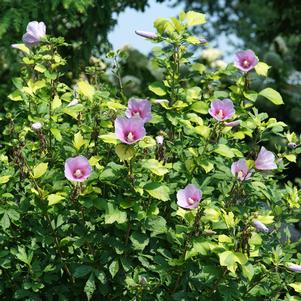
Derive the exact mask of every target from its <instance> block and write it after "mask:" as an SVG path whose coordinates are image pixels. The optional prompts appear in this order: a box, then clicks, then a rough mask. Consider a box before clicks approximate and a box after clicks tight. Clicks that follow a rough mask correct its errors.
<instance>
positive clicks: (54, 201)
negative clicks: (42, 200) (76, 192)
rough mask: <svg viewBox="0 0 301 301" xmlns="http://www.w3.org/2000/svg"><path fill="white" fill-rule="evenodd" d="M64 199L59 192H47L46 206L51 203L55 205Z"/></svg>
mask: <svg viewBox="0 0 301 301" xmlns="http://www.w3.org/2000/svg"><path fill="white" fill-rule="evenodd" d="M64 199H65V197H63V196H61V195H59V194H49V195H48V197H47V200H48V206H52V205H55V204H57V203H60V202H61V201H62V200H64Z"/></svg>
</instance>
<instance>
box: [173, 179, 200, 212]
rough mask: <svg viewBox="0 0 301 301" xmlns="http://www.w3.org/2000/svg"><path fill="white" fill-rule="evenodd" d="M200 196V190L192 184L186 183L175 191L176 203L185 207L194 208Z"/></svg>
mask: <svg viewBox="0 0 301 301" xmlns="http://www.w3.org/2000/svg"><path fill="white" fill-rule="evenodd" d="M201 198H202V191H201V190H200V189H198V188H197V187H195V186H194V185H193V184H189V185H187V186H186V187H185V188H184V189H180V190H179V191H178V192H177V200H178V201H177V204H178V205H179V206H180V207H182V208H186V209H194V208H196V207H197V206H198V204H199V202H200V200H201Z"/></svg>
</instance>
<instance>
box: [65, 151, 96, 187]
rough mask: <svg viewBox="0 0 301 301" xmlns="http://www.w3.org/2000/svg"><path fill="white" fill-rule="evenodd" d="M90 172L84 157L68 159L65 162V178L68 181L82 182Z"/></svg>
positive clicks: (90, 168) (89, 166) (90, 169)
mask: <svg viewBox="0 0 301 301" xmlns="http://www.w3.org/2000/svg"><path fill="white" fill-rule="evenodd" d="M91 172H92V167H91V165H90V164H89V161H88V159H87V158H86V157H84V156H77V157H74V158H69V159H67V160H66V161H65V177H66V178H67V179H68V180H70V181H75V182H84V181H85V180H86V179H87V178H88V177H89V176H90V174H91Z"/></svg>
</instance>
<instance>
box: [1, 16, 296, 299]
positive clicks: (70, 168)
mask: <svg viewBox="0 0 301 301" xmlns="http://www.w3.org/2000/svg"><path fill="white" fill-rule="evenodd" d="M203 23H205V17H204V15H203V14H200V13H196V12H193V11H189V12H187V13H181V14H180V16H179V18H178V19H176V18H172V19H171V20H167V19H162V18H159V19H157V20H156V21H155V27H156V29H157V33H145V32H139V34H140V35H142V36H145V37H147V38H149V39H150V40H152V41H153V42H155V43H162V47H155V48H154V50H153V56H152V58H151V64H152V66H153V68H158V70H160V72H162V74H163V80H162V81H157V82H153V83H150V84H149V90H150V92H145V93H146V95H153V96H152V97H151V100H135V99H131V100H130V101H129V103H128V104H127V99H126V97H125V96H124V95H125V93H124V91H123V85H122V82H121V81H120V73H119V70H118V68H119V67H118V66H119V64H118V61H119V58H120V55H121V54H122V53H119V52H117V53H113V52H111V53H109V55H108V58H109V59H112V60H113V61H114V62H115V63H114V66H115V67H114V70H113V72H111V73H110V74H111V75H112V74H113V75H115V77H116V78H117V80H118V82H119V85H118V86H116V87H115V86H113V85H112V84H111V83H110V81H109V80H108V79H107V78H108V77H107V76H104V75H103V74H96V73H95V74H93V70H91V69H90V70H89V74H88V75H87V77H86V78H85V79H79V80H77V81H76V88H72V87H69V86H68V85H66V84H65V83H64V82H62V80H61V78H62V76H63V75H64V74H63V73H62V72H61V71H60V70H61V67H62V66H64V65H65V64H67V62H66V61H65V60H64V59H63V58H62V57H61V56H60V54H59V49H60V47H61V46H62V45H64V41H63V39H62V38H52V37H44V38H42V39H41V41H40V43H39V45H38V46H37V47H32V48H27V47H26V46H25V45H19V46H16V47H18V48H19V49H20V51H21V52H22V67H21V69H20V77H18V78H14V79H13V83H14V85H15V88H16V90H15V91H12V93H11V94H10V95H9V96H8V97H9V99H10V100H11V101H12V102H11V103H6V104H5V106H6V117H5V121H6V123H7V125H6V126H5V128H4V129H3V133H2V142H1V143H2V149H1V151H0V162H1V163H0V164H1V175H0V183H1V188H0V189H1V203H0V204H1V207H0V217H1V223H0V224H1V227H2V232H1V240H0V244H1V251H0V275H1V280H2V281H1V283H0V292H1V299H2V300H12V299H25V300H70V299H74V300H85V299H87V300H301V298H300V297H298V295H297V293H298V292H300V290H301V283H300V282H299V281H300V277H298V276H296V272H298V271H300V269H301V267H300V266H299V265H298V263H300V260H301V257H300V254H299V253H298V249H297V247H298V245H299V241H296V242H293V241H292V237H291V233H290V231H289V229H290V228H289V227H290V225H291V224H293V223H295V222H298V221H299V219H298V216H299V213H300V209H299V207H300V192H299V191H298V189H297V187H296V186H294V185H293V184H292V183H290V182H288V183H286V184H285V185H284V184H283V182H284V181H285V179H284V175H285V173H284V172H285V169H286V167H287V166H288V164H290V163H291V162H295V160H296V156H297V155H298V154H299V153H300V151H301V148H300V147H299V145H298V141H297V137H296V135H295V134H294V133H290V132H288V131H287V132H286V125H285V124H284V123H283V122H278V121H277V120H276V119H275V118H269V116H268V115H267V114H266V113H260V112H258V110H257V109H256V107H255V100H256V98H257V97H264V98H266V99H267V101H271V102H272V103H274V104H275V105H281V104H282V103H283V101H282V98H281V96H280V94H279V93H278V92H277V91H275V90H273V89H271V88H265V89H264V90H262V91H258V92H257V91H251V90H250V89H249V86H250V81H251V77H250V74H251V73H254V70H255V72H256V73H257V76H258V77H260V78H262V77H264V76H266V72H267V65H266V64H265V63H263V62H258V60H257V58H256V57H255V55H254V53H252V52H250V51H249V52H246V53H240V54H238V55H237V62H236V63H235V66H234V65H233V64H229V65H228V66H227V67H225V68H222V69H219V70H217V71H214V70H210V69H207V68H206V67H205V65H203V64H201V63H199V62H195V59H196V56H195V55H194V53H191V52H190V51H189V49H190V45H199V46H200V47H201V46H202V44H203V43H204V40H203V39H199V37H196V36H192V35H191V34H190V33H189V29H190V28H191V27H193V26H197V25H201V24H203ZM245 55H247V56H245ZM241 58H242V59H241ZM249 67H250V68H249ZM254 67H255V68H254ZM88 78H89V79H90V82H88V80H87V79H88ZM252 78H253V77H252ZM149 93H152V94H149ZM133 96H134V95H133ZM157 97H159V99H158V98H157ZM162 98H163V99H162ZM217 99H220V100H217ZM150 104H152V107H151V112H150ZM208 112H209V113H210V114H209V113H208ZM124 115H126V117H123V116H124ZM145 133H146V135H145ZM268 141H280V142H281V143H277V144H275V149H274V151H275V152H276V154H277V158H275V156H274V154H273V153H272V152H271V151H268V150H267V149H266V148H268V149H269V148H270V147H268V146H267V144H266V143H267V142H268ZM264 145H265V146H266V148H264ZM86 158H87V159H88V160H89V161H87V159H86ZM244 158H245V159H244ZM64 164H65V165H64ZM296 292H297V293H296Z"/></svg>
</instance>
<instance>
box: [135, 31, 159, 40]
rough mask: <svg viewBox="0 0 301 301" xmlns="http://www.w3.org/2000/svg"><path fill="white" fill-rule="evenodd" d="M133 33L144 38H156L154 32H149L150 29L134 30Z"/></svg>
mask: <svg viewBox="0 0 301 301" xmlns="http://www.w3.org/2000/svg"><path fill="white" fill-rule="evenodd" d="M135 34H137V35H138V36H141V37H143V38H146V39H151V40H154V39H157V37H158V36H157V35H156V34H155V33H154V32H150V31H143V30H135Z"/></svg>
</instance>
